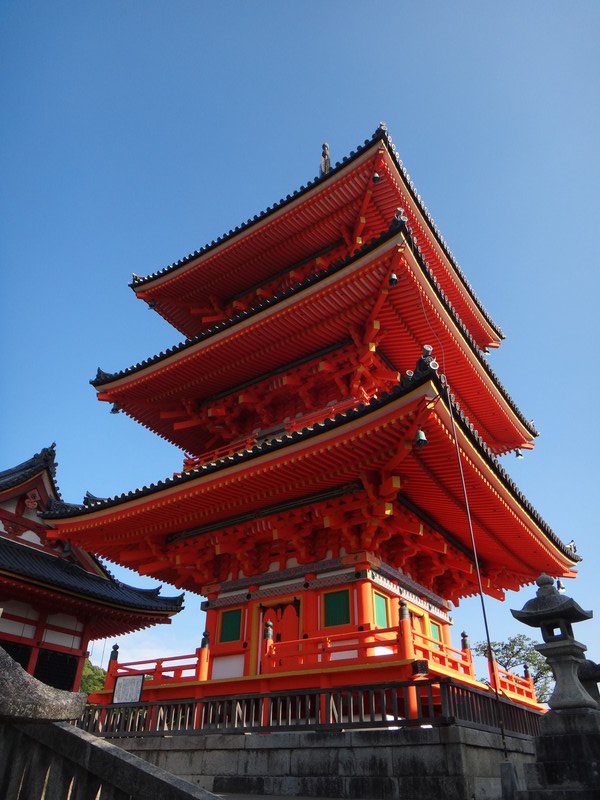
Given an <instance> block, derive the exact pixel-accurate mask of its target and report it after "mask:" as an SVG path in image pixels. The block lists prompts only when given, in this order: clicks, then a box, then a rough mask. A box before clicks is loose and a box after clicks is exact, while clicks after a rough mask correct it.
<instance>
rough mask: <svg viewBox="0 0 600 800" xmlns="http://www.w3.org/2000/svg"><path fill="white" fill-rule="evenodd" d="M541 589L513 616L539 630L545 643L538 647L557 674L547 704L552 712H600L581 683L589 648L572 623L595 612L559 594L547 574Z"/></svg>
mask: <svg viewBox="0 0 600 800" xmlns="http://www.w3.org/2000/svg"><path fill="white" fill-rule="evenodd" d="M536 583H537V585H538V587H539V588H538V590H537V593H536V597H534V598H533V600H528V601H527V603H525V605H524V606H523V608H522V610H521V611H512V610H511V614H512V615H513V617H515V619H518V620H519V622H523V623H524V624H525V625H529V626H531V627H532V628H540V629H541V633H542V639H543V640H544V644H538V645H536V648H535V649H536V650H537V651H538V652H539V653H541V654H542V655H543V656H544V657H545V658H546V660H547V661H548V664H550V667H551V668H552V672H553V673H554V679H555V681H556V686H555V688H554V691H553V692H552V696H551V697H550V700H549V701H548V705H549V706H550V708H551V709H552V710H553V711H562V710H566V709H578V708H580V709H584V708H591V709H598V704H597V703H596V701H595V700H594V699H593V697H592V696H591V695H590V694H589V692H587V691H586V690H585V688H584V687H583V686H582V684H581V681H580V680H579V674H578V673H579V669H580V666H581V665H582V664H583V663H584V662H585V656H584V653H585V651H586V650H587V647H586V646H585V645H584V644H581V642H578V641H577V640H576V639H575V637H574V635H573V627H572V626H573V623H574V622H583V621H584V620H588V619H591V618H592V617H593V613H592V612H591V611H584V610H583V609H582V608H581V606H580V605H579V604H578V603H576V602H575V600H573V599H572V598H571V597H567V596H566V595H563V594H560V593H559V592H558V590H557V589H556V587H555V586H554V581H553V580H552V578H550V577H549V576H548V575H540V577H539V578H538V579H537V581H536Z"/></svg>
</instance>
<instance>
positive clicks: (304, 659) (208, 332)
mask: <svg viewBox="0 0 600 800" xmlns="http://www.w3.org/2000/svg"><path fill="white" fill-rule="evenodd" d="M131 287H132V289H133V290H134V292H135V294H136V296H137V297H138V298H140V299H141V300H143V301H144V302H146V303H147V304H148V305H149V307H150V308H152V309H154V310H155V311H156V312H158V313H159V314H160V315H161V316H162V317H164V318H165V319H166V320H167V321H168V322H170V323H171V324H172V325H174V326H175V327H176V328H177V329H178V330H179V331H180V332H181V333H183V334H184V335H185V336H186V337H187V338H186V339H185V341H184V342H182V343H181V344H178V345H176V346H175V347H172V348H171V349H169V350H167V351H166V352H163V353H160V354H158V355H156V356H153V357H151V358H149V359H147V360H145V361H143V362H142V363H139V364H135V365H134V366H131V367H129V368H127V369H124V370H122V371H121V372H117V373H112V374H109V373H106V372H103V371H101V370H98V374H97V376H96V378H95V379H94V380H93V381H92V384H93V385H94V387H95V388H96V390H97V391H98V399H99V400H102V401H105V402H108V403H111V404H114V407H115V409H119V410H121V411H123V412H124V413H125V414H127V415H128V416H130V417H131V418H132V419H134V420H135V421H136V422H138V423H140V424H141V425H144V426H145V427H147V428H148V429H149V430H151V431H153V432H154V433H156V434H157V435H159V436H161V437H163V438H165V439H167V440H169V441H170V442H172V443H173V444H174V445H176V446H177V447H179V448H181V449H182V450H183V451H185V453H186V456H185V460H184V465H183V469H182V471H181V472H180V473H178V474H176V475H175V476H174V477H172V478H169V479H166V480H164V481H160V482H158V483H156V484H154V485H151V486H145V487H143V488H141V489H137V490H134V491H131V492H129V493H128V494H124V495H121V496H119V497H116V498H113V499H106V500H93V499H92V500H90V501H89V502H88V503H87V505H86V506H85V507H70V508H69V507H66V506H61V507H60V508H57V509H50V510H49V511H48V512H47V513H46V514H45V518H46V520H47V521H48V522H49V523H50V524H51V525H52V527H53V529H54V530H53V533H52V536H54V537H56V538H58V539H61V540H66V541H70V542H72V543H73V544H74V545H77V546H79V547H82V548H85V549H87V550H90V551H92V552H95V553H97V554H99V555H101V556H103V557H106V558H108V559H110V560H112V561H115V562H118V563H120V564H123V565H125V566H127V567H129V568H131V569H134V570H136V571H137V572H139V573H140V574H143V575H151V576H154V577H156V578H158V579H160V580H165V581H168V582H169V583H172V584H174V585H175V586H178V587H181V588H182V589H187V590H190V591H193V592H196V593H199V594H201V595H203V596H204V597H206V598H207V600H206V602H205V603H204V608H205V610H206V633H205V635H204V638H203V642H202V647H201V648H199V649H198V650H197V651H196V652H195V653H194V654H193V655H192V656H185V657H180V658H174V659H171V660H169V661H168V662H167V661H166V660H165V661H159V662H156V663H153V664H147V663H145V664H119V663H118V662H117V661H116V660H114V661H113V662H112V663H111V670H110V675H109V681H108V683H107V687H106V692H105V694H104V695H102V694H100V695H97V697H96V699H97V700H98V701H99V702H110V697H111V695H110V690H111V688H112V685H113V682H114V680H115V678H117V677H118V676H125V675H134V674H145V675H151V679H150V680H146V681H145V683H144V692H143V698H144V699H145V700H157V699H163V700H164V699H167V698H205V697H211V696H217V695H220V696H223V695H235V694H238V695H239V694H240V693H250V692H258V691H261V692H268V691H271V692H272V691H283V692H285V691H291V690H303V689H311V688H314V687H316V686H320V687H324V686H327V687H339V686H347V685H357V684H361V683H367V682H370V683H373V682H386V681H398V680H409V681H410V680H414V681H418V680H419V679H421V678H422V677H423V675H429V676H431V675H436V676H444V677H449V678H452V679H453V680H456V681H459V682H462V683H463V684H466V685H473V686H479V687H482V684H479V683H478V682H477V681H476V679H475V676H474V672H473V665H472V659H471V655H470V650H469V649H468V644H467V643H466V641H464V640H463V642H462V646H461V647H459V648H456V649H455V648H454V647H453V646H452V643H451V638H450V629H451V618H450V614H449V611H450V603H454V604H457V603H458V602H459V601H460V599H461V598H463V597H466V596H469V595H473V594H475V593H476V592H477V591H478V583H477V575H476V567H475V558H474V554H473V550H472V546H471V541H470V538H469V530H468V526H467V518H466V515H465V504H464V499H463V493H462V489H461V481H460V473H459V469H458V464H457V456H456V449H455V436H454V435H453V429H454V428H453V420H452V417H454V419H455V420H456V423H455V429H456V438H457V440H458V448H459V451H460V458H461V460H462V466H463V470H464V474H465V481H466V485H467V489H468V494H469V498H470V505H471V513H472V518H473V525H474V534H475V539H476V542H477V546H478V554H479V563H480V567H481V575H482V582H483V588H484V591H485V592H486V593H488V594H489V595H492V596H493V597H496V598H502V597H503V596H504V591H505V590H506V589H518V588H519V587H520V586H523V585H524V584H527V583H529V582H531V581H533V580H534V579H535V578H536V577H537V576H538V575H539V574H540V572H542V571H543V572H546V573H548V574H550V575H554V576H571V575H573V572H572V568H573V566H574V565H575V563H576V561H577V556H575V554H574V553H573V552H572V551H571V550H570V549H569V548H568V547H566V546H565V545H564V544H562V542H561V541H560V540H559V539H558V537H557V536H556V535H555V534H554V533H553V532H552V530H551V529H550V528H549V527H548V525H547V524H546V523H545V522H544V521H543V520H542V519H541V517H540V516H539V515H538V513H537V512H536V511H535V510H534V509H533V508H532V506H531V505H530V504H529V502H528V501H527V500H526V498H525V497H524V496H523V495H522V494H521V492H520V491H519V490H518V489H517V487H516V486H515V484H514V483H513V482H512V480H511V479H510V477H509V476H508V475H507V473H506V472H505V471H504V469H503V468H502V466H501V465H500V464H499V462H498V460H497V456H499V455H502V454H505V453H509V452H511V451H515V450H517V449H523V448H531V447H532V446H533V439H534V438H535V436H536V430H535V428H534V426H533V423H532V422H530V421H528V420H527V419H526V418H525V417H524V416H523V414H522V413H521V411H520V410H519V409H518V408H517V406H516V405H515V403H514V401H513V400H512V399H511V397H510V395H509V394H508V393H507V391H506V389H505V388H504V387H503V385H502V384H501V383H500V381H499V380H498V378H497V377H496V375H495V374H494V372H493V371H492V369H491V367H490V366H489V364H488V361H487V358H486V354H487V352H488V350H489V348H495V347H498V346H499V344H500V342H501V340H502V338H503V337H502V333H501V331H500V329H499V328H498V326H497V325H496V324H495V323H494V322H493V321H492V320H491V318H490V317H489V315H488V314H487V313H486V312H485V310H484V309H483V307H482V305H481V303H480V301H479V300H478V298H477V297H476V295H475V293H474V291H473V289H472V288H471V286H470V285H469V283H468V282H467V280H466V278H465V277H464V275H463V273H462V272H461V270H460V268H459V266H458V264H457V263H456V261H455V259H454V257H453V256H452V254H451V252H450V250H449V249H448V246H447V245H446V243H445V241H444V239H443V238H442V236H441V235H440V233H439V231H438V230H437V228H436V226H435V224H434V223H433V220H432V219H431V217H430V216H429V213H428V212H427V210H426V208H425V207H424V205H423V202H422V200H421V198H420V197H419V195H418V194H417V193H416V191H415V188H414V186H413V184H412V182H411V180H410V179H409V177H408V175H407V173H406V171H405V170H404V167H403V166H402V163H401V162H400V161H399V159H398V156H397V154H396V150H395V148H394V146H393V144H392V142H391V140H390V138H389V136H388V133H387V131H386V129H385V127H384V126H380V127H379V128H378V129H377V131H376V132H375V134H374V135H373V137H372V138H371V139H369V140H367V141H366V142H365V143H364V145H363V146H361V147H359V148H358V149H357V150H356V151H354V152H352V153H351V154H350V155H349V156H348V157H347V158H345V159H344V160H343V161H342V162H340V163H339V164H337V165H335V166H334V167H333V168H331V167H330V165H329V161H328V157H327V154H326V153H325V157H324V160H323V162H322V170H321V176H320V177H319V178H317V179H315V180H313V181H311V182H310V183H308V184H307V185H306V186H302V187H301V188H300V189H299V190H298V191H296V192H295V193H294V194H292V195H288V196H287V197H286V198H285V199H283V200H281V201H280V202H279V203H277V204H276V205H274V206H272V207H269V208H267V210H266V211H265V212H263V213H262V214H260V215H257V216H255V217H254V218H253V219H251V220H248V221H247V222H246V223H244V224H242V225H240V226H239V227H237V228H235V229H234V230H233V231H230V232H229V233H228V234H227V235H225V236H222V237H221V238H219V239H217V240H216V241H213V242H211V243H210V244H209V245H207V246H205V247H204V248H202V249H201V250H198V251H196V252H194V253H192V254H191V255H189V256H187V257H186V258H184V259H182V260H180V261H178V262H176V263H174V264H172V265H171V266H169V267H167V268H165V269H163V270H161V271H159V272H156V273H154V274H152V275H149V276H147V277H143V278H142V277H139V276H135V275H134V278H133V282H132V284H131ZM431 345H433V347H432V346H431ZM434 356H435V358H434ZM436 359H437V360H436ZM438 362H439V363H438ZM494 682H495V684H496V687H497V688H500V689H501V691H502V692H503V693H504V694H505V695H506V696H508V697H512V698H515V699H517V700H518V701H519V702H522V703H526V704H527V703H528V704H530V705H535V697H534V694H533V690H532V684H531V681H530V680H529V679H527V678H518V677H517V676H510V675H508V674H505V673H501V671H498V670H496V671H495V673H494Z"/></svg>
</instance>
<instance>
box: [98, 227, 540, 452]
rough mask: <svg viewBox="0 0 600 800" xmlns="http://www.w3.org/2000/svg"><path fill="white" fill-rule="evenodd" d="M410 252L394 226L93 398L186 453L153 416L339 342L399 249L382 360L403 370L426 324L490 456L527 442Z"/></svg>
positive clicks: (510, 405) (180, 438)
mask: <svg viewBox="0 0 600 800" xmlns="http://www.w3.org/2000/svg"><path fill="white" fill-rule="evenodd" d="M407 243H408V244H409V245H410V248H407V247H406V246H405V245H406V244H407ZM413 245H414V242H413V240H412V237H411V234H410V231H409V230H408V227H407V225H406V223H405V222H404V221H403V220H402V219H401V218H395V219H394V220H393V223H392V225H391V226H390V230H389V231H388V232H386V233H384V234H382V235H381V236H380V237H379V238H378V239H375V240H373V241H371V242H369V243H367V244H365V245H364V246H363V247H362V248H361V249H360V250H359V251H357V252H355V253H354V254H353V256H351V257H349V258H347V259H344V260H341V261H339V262H335V263H333V264H331V265H330V266H329V267H327V268H325V269H321V270H319V271H318V272H315V273H312V274H310V275H308V276H307V277H306V278H305V279H304V280H303V281H301V282H299V283H297V284H295V285H293V286H291V287H289V288H288V289H287V290H285V291H282V292H280V293H278V294H277V295H275V296H274V297H272V298H270V299H267V300H264V301H262V302H260V303H259V304H258V305H257V306H256V307H254V308H251V309H248V310H247V311H243V312H238V313H237V314H236V315H235V316H234V317H232V318H231V319H229V320H226V321H223V322H220V323H217V324H216V325H214V326H213V327H212V328H210V329H208V330H207V331H204V332H203V333H201V334H199V335H198V336H196V337H194V338H193V339H189V340H187V341H186V342H183V343H182V344H180V345H177V346H175V347H173V348H171V349H169V350H167V351H166V352H164V353H160V354H159V355H157V356H154V357H152V358H150V359H147V360H145V361H143V362H141V363H140V364H136V365H134V366H132V367H129V368H127V369H125V370H123V371H122V372H120V373H115V374H109V373H105V372H103V371H102V370H99V371H98V375H97V377H96V379H95V380H93V381H92V384H93V385H94V386H95V387H96V388H101V390H102V394H101V395H100V397H101V399H105V400H108V401H110V402H114V403H117V404H118V405H119V406H120V407H121V408H122V409H123V410H124V411H125V412H126V413H127V414H129V415H130V416H132V417H133V418H134V419H136V420H137V421H138V422H141V423H142V424H143V425H145V426H147V427H149V428H150V429H151V430H153V431H154V432H156V433H158V434H159V435H161V436H163V437H165V438H166V439H168V440H169V441H172V442H174V443H175V444H178V445H179V446H180V447H182V448H183V449H185V450H187V451H188V452H192V453H196V449H195V438H194V437H195V434H194V431H193V429H187V430H183V431H182V430H177V431H175V430H174V429H173V424H172V422H171V421H169V420H168V419H166V418H162V417H161V412H162V411H163V410H165V407H166V406H167V407H168V404H169V403H173V402H174V401H176V400H178V399H179V398H183V397H187V399H190V400H194V401H202V400H204V399H206V398H209V397H211V396H212V395H214V394H217V393H219V392H225V391H228V390H232V389H233V388H234V387H235V386H236V384H239V383H241V382H243V381H247V380H251V379H252V378H255V377H256V376H257V375H261V374H263V375H264V374H266V373H268V372H269V371H271V370H273V369H276V368H278V367H281V366H282V365H284V364H285V363H288V362H291V361H293V360H294V359H298V358H303V357H306V356H308V355H310V354H311V353H314V352H315V351H317V350H319V349H320V348H324V347H328V346H331V345H333V344H335V343H336V342H340V341H341V340H342V339H344V338H346V337H347V336H348V335H349V330H350V329H351V328H352V327H353V326H356V325H362V324H364V323H365V320H366V318H367V317H368V315H369V313H370V310H371V306H372V304H373V303H374V302H376V301H375V299H374V298H376V297H378V295H379V294H380V292H381V285H382V281H384V282H386V286H387V279H386V270H387V269H388V266H389V265H388V262H389V260H390V259H391V258H393V257H394V255H395V253H396V252H397V251H398V248H404V257H405V259H406V261H407V263H408V261H410V269H411V270H412V272H411V274H412V275H413V277H416V278H418V280H417V282H416V283H415V282H414V281H413V280H412V279H411V280H408V279H406V280H405V279H403V280H401V281H399V282H398V284H397V285H396V286H395V287H393V288H392V289H390V291H389V298H390V300H389V302H388V304H387V305H384V307H382V309H381V311H380V312H379V314H378V316H379V318H380V319H382V320H384V322H385V326H386V327H385V331H384V332H385V336H384V338H383V341H382V345H381V350H382V352H383V353H384V354H385V355H386V356H387V357H388V358H389V359H390V362H391V363H392V364H393V366H394V368H395V369H398V370H401V371H405V370H407V369H412V367H413V366H414V356H413V354H415V353H416V350H417V349H418V348H420V347H421V346H422V345H423V344H424V343H425V342H426V341H427V340H428V339H429V338H430V337H431V320H433V322H434V324H435V325H436V326H437V329H438V331H439V332H438V334H437V336H438V339H439V338H440V337H441V339H442V340H444V341H445V343H446V344H445V345H444V346H445V348H446V363H444V364H443V368H444V370H445V371H446V372H447V375H448V377H449V379H450V381H451V383H452V385H453V390H454V391H455V392H456V394H457V395H458V397H459V399H460V401H461V402H462V403H464V405H465V406H466V408H468V413H469V415H470V416H471V417H472V421H473V422H474V423H475V425H476V426H477V427H478V429H479V431H480V432H481V433H482V434H483V435H484V437H485V438H486V440H487V441H488V444H490V445H491V446H492V447H493V449H494V451H495V452H496V453H502V452H505V451H507V450H511V449H513V448H515V447H522V446H524V445H525V444H526V443H527V442H528V441H529V440H530V439H531V438H532V437H533V436H535V435H536V431H535V428H534V427H533V425H532V423H531V422H529V421H528V420H527V419H526V418H525V416H524V415H523V414H522V412H521V411H519V409H518V408H517V406H516V404H515V403H514V401H513V400H512V399H511V398H510V396H509V395H508V393H507V392H506V390H505V389H504V387H503V386H502V384H501V383H500V381H499V380H498V378H497V376H496V375H495V374H494V372H493V370H492V369H491V367H490V366H489V364H488V362H487V360H486V359H485V358H483V356H482V354H481V352H480V351H479V349H478V347H477V344H476V343H475V342H474V341H473V339H472V338H471V336H470V334H469V331H468V330H467V328H466V326H465V325H464V323H463V322H462V320H461V319H460V317H458V315H457V312H456V310H455V308H454V307H453V305H452V304H451V303H450V301H449V299H448V297H447V295H446V294H445V293H444V291H443V290H442V288H441V286H440V285H439V283H438V282H437V281H436V280H435V277H434V276H433V274H432V272H431V270H430V269H429V268H428V266H427V264H426V262H425V261H424V259H423V257H422V255H421V254H420V253H419V251H418V250H417V249H416V248H415V247H414V246H413ZM397 271H399V268H397ZM422 292H427V293H429V295H431V302H433V303H434V304H435V305H436V307H437V310H433V311H431V312H430V313H428V314H425V312H424V310H423V305H422V302H420V301H419V297H421V296H422ZM426 302H427V300H426ZM413 309H416V311H414V312H413ZM417 312H418V313H417ZM415 315H416V318H415V319H413V317H415ZM436 315H437V316H436ZM440 315H442V316H440ZM430 317H431V319H430ZM317 323H318V324H317ZM407 325H408V328H407V327H406V326H407ZM403 354H404V355H403ZM409 355H410V362H409V363H408V362H406V358H407V356H409ZM403 361H404V362H406V363H402V362H403ZM224 365H225V366H226V368H224ZM482 390H483V391H482Z"/></svg>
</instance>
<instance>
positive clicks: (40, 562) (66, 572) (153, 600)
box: [0, 537, 183, 614]
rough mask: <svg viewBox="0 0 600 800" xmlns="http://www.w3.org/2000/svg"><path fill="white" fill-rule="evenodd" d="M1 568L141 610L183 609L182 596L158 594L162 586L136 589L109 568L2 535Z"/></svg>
mask: <svg viewBox="0 0 600 800" xmlns="http://www.w3.org/2000/svg"><path fill="white" fill-rule="evenodd" d="M103 569H104V568H103ZM0 570H1V571H3V572H8V573H10V574H12V575H18V576H20V577H23V578H27V579H29V580H32V581H35V582H36V583H37V582H39V583H44V584H46V585H48V586H50V587H51V588H52V589H55V590H59V591H60V590H61V589H63V590H65V591H68V592H71V593H73V592H74V593H75V594H79V595H83V596H85V597H89V598H91V599H93V600H98V601H100V602H103V603H110V604H111V605H119V606H126V607H128V608H130V609H132V610H133V611H139V612H142V613H149V612H157V613H160V614H164V613H175V612H177V611H180V610H181V607H182V604H183V595H179V596H177V597H159V592H160V588H161V587H160V586H159V587H157V588H155V589H136V588H134V587H133V586H128V585H127V584H125V583H121V581H118V580H116V579H115V578H113V577H112V576H110V573H109V572H108V570H105V572H106V573H107V574H108V575H109V576H110V577H109V578H103V577H102V576H100V575H94V574H93V573H91V572H87V571H86V570H84V569H83V568H82V567H80V566H79V565H78V564H76V563H75V562H73V561H67V560H66V559H64V558H58V557H56V556H52V555H49V554H48V553H43V552H41V551H39V550H34V549H33V548H32V547H27V546H26V545H23V544H19V543H17V542H11V541H9V540H8V539H3V538H1V537H0Z"/></svg>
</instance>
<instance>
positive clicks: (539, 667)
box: [473, 633, 554, 703]
mask: <svg viewBox="0 0 600 800" xmlns="http://www.w3.org/2000/svg"><path fill="white" fill-rule="evenodd" d="M491 644H492V650H493V651H494V655H495V657H496V661H497V662H498V664H500V666H501V667H503V668H504V669H505V670H508V671H509V672H515V673H517V674H522V671H523V667H524V666H525V665H527V667H528V669H529V674H530V675H531V677H532V678H533V684H534V686H535V691H536V694H537V698H538V701H539V702H540V703H546V702H547V701H548V698H549V697H550V694H551V690H552V683H553V681H554V678H553V677H552V670H551V669H550V667H549V666H548V664H547V662H546V659H545V658H544V657H543V656H542V655H540V653H538V651H537V650H534V649H533V646H534V644H535V642H534V640H533V639H531V638H530V637H529V636H525V634H523V633H519V634H517V636H509V637H508V639H507V640H506V641H505V642H492V643H491ZM473 653H475V655H478V656H484V657H485V658H487V657H488V646H487V642H477V644H476V645H475V646H474V647H473Z"/></svg>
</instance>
